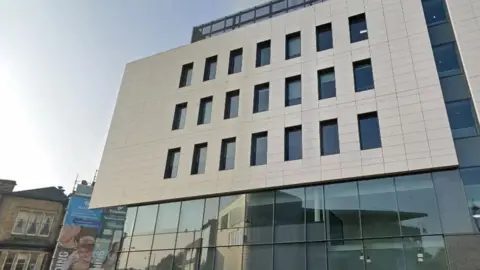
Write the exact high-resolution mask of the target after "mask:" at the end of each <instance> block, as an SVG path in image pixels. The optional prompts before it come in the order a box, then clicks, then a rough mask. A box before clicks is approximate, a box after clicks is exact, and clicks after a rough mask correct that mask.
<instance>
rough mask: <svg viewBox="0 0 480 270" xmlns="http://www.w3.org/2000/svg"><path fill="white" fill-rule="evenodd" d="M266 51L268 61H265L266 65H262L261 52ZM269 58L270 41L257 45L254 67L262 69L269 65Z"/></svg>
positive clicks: (270, 53)
mask: <svg viewBox="0 0 480 270" xmlns="http://www.w3.org/2000/svg"><path fill="white" fill-rule="evenodd" d="M267 49H268V61H267V60H266V62H267V63H264V64H262V61H261V60H262V57H261V56H262V52H263V50H267ZM271 57H272V43H271V40H270V39H269V40H265V41H262V42H259V43H257V55H256V60H255V67H257V68H259V67H264V66H268V65H270V62H271Z"/></svg>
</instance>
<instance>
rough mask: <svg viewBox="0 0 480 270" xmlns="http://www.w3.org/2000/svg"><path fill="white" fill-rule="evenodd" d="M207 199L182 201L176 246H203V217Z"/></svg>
mask: <svg viewBox="0 0 480 270" xmlns="http://www.w3.org/2000/svg"><path fill="white" fill-rule="evenodd" d="M204 206H205V200H203V199H202V200H194V201H184V202H182V207H181V211H180V221H179V225H178V236H177V244H176V248H191V247H199V246H201V238H200V236H201V232H202V230H201V229H202V218H203V208H204Z"/></svg>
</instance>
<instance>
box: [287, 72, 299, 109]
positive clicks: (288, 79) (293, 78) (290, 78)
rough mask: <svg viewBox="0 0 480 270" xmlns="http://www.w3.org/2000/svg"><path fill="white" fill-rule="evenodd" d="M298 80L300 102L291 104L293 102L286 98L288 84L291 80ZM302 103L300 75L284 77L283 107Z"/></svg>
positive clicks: (288, 90) (288, 89)
mask: <svg viewBox="0 0 480 270" xmlns="http://www.w3.org/2000/svg"><path fill="white" fill-rule="evenodd" d="M296 81H299V83H300V102H298V103H295V104H293V102H292V101H291V100H290V99H289V98H288V96H289V93H290V87H289V85H290V84H291V83H293V82H296ZM301 104H302V75H300V74H299V75H295V76H291V77H288V78H285V107H290V106H295V105H301Z"/></svg>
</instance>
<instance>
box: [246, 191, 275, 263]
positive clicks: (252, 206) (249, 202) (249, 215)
mask: <svg viewBox="0 0 480 270" xmlns="http://www.w3.org/2000/svg"><path fill="white" fill-rule="evenodd" d="M246 196H247V197H246V209H245V210H246V215H245V217H246V228H245V242H246V243H249V244H252V243H257V244H260V243H272V240H273V204H274V200H273V198H274V192H271V191H267V192H258V193H252V194H247V195H246ZM254 269H257V268H254Z"/></svg>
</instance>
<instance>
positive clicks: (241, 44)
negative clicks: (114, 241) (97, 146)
mask: <svg viewBox="0 0 480 270" xmlns="http://www.w3.org/2000/svg"><path fill="white" fill-rule="evenodd" d="M192 42H193V43H192V44H189V45H186V46H183V47H179V48H176V49H172V50H170V51H167V52H163V53H160V54H157V55H154V56H151V57H147V58H145V59H141V60H138V61H135V62H132V63H129V64H128V65H127V67H126V70H125V74H124V78H123V82H122V86H121V89H120V93H119V96H118V99H117V105H116V108H115V113H114V117H113V119H112V124H111V127H110V132H109V135H108V139H107V143H106V146H105V151H104V155H103V159H102V162H101V166H100V169H99V174H98V181H97V183H96V186H95V190H94V194H93V197H92V201H91V207H112V206H117V205H129V206H130V207H129V210H128V214H127V221H126V226H125V231H124V239H123V245H122V252H121V253H120V255H119V260H118V263H117V268H118V269H183V270H186V269H189V270H190V269H215V270H227V269H228V270H231V269H234V270H237V269H238V270H241V269H255V270H256V269H279V270H283V269H299V270H301V269H329V270H337V269H339V270H340V269H372V270H373V269H399V270H400V269H402V270H407V269H408V270H410V269H414V270H417V269H422V270H423V269H461V270H476V269H479V268H480V257H479V256H478V254H480V234H479V231H480V155H478V153H479V151H480V137H479V124H478V120H477V119H478V116H479V111H478V106H479V105H480V104H478V99H479V98H480V92H479V91H480V65H479V64H478V59H480V50H479V49H478V48H480V2H479V1H478V0H368V1H358V0H327V1H325V0H324V1H291V0H289V1H286V0H279V1H273V2H270V3H267V4H265V5H262V6H258V7H255V8H253V9H250V10H246V11H244V12H240V13H238V14H234V15H232V16H227V17H225V18H222V19H220V20H217V21H214V22H211V23H207V24H204V25H201V26H198V27H195V28H194V31H193V35H192Z"/></svg>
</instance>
